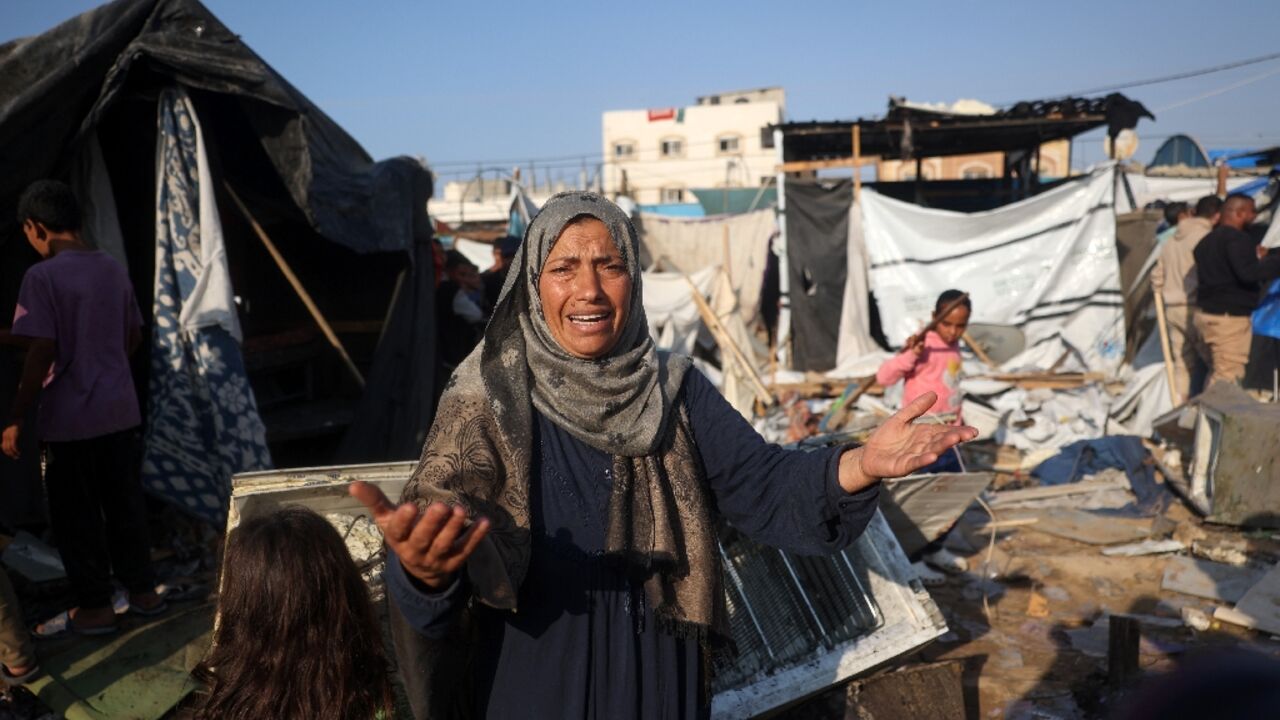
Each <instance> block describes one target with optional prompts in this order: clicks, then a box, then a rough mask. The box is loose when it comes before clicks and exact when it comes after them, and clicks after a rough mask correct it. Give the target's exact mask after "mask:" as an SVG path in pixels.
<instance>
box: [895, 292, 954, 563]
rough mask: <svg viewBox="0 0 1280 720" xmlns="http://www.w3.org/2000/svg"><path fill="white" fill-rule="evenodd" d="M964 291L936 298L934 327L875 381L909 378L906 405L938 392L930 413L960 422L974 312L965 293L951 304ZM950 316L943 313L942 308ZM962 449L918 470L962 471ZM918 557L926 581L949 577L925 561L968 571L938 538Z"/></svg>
mask: <svg viewBox="0 0 1280 720" xmlns="http://www.w3.org/2000/svg"><path fill="white" fill-rule="evenodd" d="M963 296H964V293H963V292H961V291H959V290H947V291H945V292H943V293H942V294H941V295H939V296H938V300H937V302H936V303H934V306H933V316H934V319H935V320H937V324H936V325H935V326H934V329H933V330H930V331H929V332H928V333H925V334H924V335H913V336H911V337H909V338H907V342H906V343H904V345H903V350H902V352H900V353H898V355H897V356H896V357H894V358H892V359H890V360H888V361H886V362H885V363H884V364H883V365H881V366H880V370H879V371H878V372H876V382H878V383H880V385H882V386H884V387H888V386H889V385H892V384H893V383H896V382H898V381H899V380H905V381H906V382H905V384H904V387H903V391H902V404H903V405H906V404H907V403H909V402H911V401H912V400H914V399H916V398H918V397H920V396H921V395H923V394H925V393H926V392H933V393H936V394H937V396H938V399H937V401H936V402H934V404H933V407H931V408H929V412H930V413H933V414H936V415H945V416H951V418H952V419H951V422H953V423H954V424H957V425H959V424H961V420H960V415H961V413H960V401H961V399H962V397H961V394H960V370H961V366H962V361H961V358H960V338H962V337H964V333H965V330H966V329H968V327H969V315H970V314H971V313H972V312H973V303H971V302H970V301H969V298H968V297H964V299H963V300H961V301H960V302H959V303H958V304H956V306H955V307H953V308H950V309H949V310H948V308H949V307H950V306H951V305H952V304H953V303H955V302H956V301H957V300H960V298H961V297H963ZM944 310H946V311H947V312H946V314H945V315H943V314H942V313H943V311H944ZM959 452H960V451H959V450H957V449H955V448H952V449H951V450H949V451H948V452H946V453H944V454H943V455H941V456H940V457H939V458H938V459H937V460H936V461H935V462H934V463H933V464H931V465H929V466H927V467H924V468H921V469H920V470H918V471H917V472H919V473H950V472H961V471H962V470H963V467H962V465H961V463H960V455H959ZM919 555H920V558H921V559H920V560H917V561H916V562H913V563H912V567H913V568H914V569H915V572H916V575H917V576H919V578H920V580H921V581H922V582H924V583H925V584H926V585H937V584H940V583H942V582H943V581H945V576H943V575H940V574H938V573H936V572H934V571H932V570H930V569H929V568H928V567H926V566H925V565H926V564H928V565H929V566H932V567H935V568H938V569H939V570H942V571H943V572H948V573H958V572H963V571H965V570H967V569H968V564H967V563H966V562H965V560H964V558H961V557H957V556H956V555H953V554H952V553H951V552H950V551H948V550H947V549H946V548H944V547H942V543H941V542H939V541H935V542H934V543H931V544H930V545H928V546H926V547H925V548H924V549H923V550H922V551H921V552H920V553H919Z"/></svg>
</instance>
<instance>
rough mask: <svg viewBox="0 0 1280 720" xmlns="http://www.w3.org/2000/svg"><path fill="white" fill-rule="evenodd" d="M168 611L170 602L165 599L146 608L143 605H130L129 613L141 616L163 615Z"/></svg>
mask: <svg viewBox="0 0 1280 720" xmlns="http://www.w3.org/2000/svg"><path fill="white" fill-rule="evenodd" d="M167 612H169V603H167V602H165V601H164V600H161V601H160V602H158V603H156V604H155V605H152V606H151V607H149V608H144V607H142V606H141V605H135V604H130V605H129V614H130V615H138V616H140V617H156V616H157V615H163V614H165V613H167Z"/></svg>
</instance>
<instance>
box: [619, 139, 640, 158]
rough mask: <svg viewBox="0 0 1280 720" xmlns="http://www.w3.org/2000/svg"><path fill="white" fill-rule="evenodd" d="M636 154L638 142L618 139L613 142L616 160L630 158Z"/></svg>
mask: <svg viewBox="0 0 1280 720" xmlns="http://www.w3.org/2000/svg"><path fill="white" fill-rule="evenodd" d="M635 154H636V144H635V142H633V141H631V140H618V141H616V142H614V143H613V159H614V160H630V159H631V158H632V157H634V156H635Z"/></svg>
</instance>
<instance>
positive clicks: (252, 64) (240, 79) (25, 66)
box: [0, 0, 417, 252]
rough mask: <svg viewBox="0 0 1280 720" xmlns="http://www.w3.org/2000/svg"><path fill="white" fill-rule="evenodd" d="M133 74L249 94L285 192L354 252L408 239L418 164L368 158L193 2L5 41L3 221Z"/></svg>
mask: <svg viewBox="0 0 1280 720" xmlns="http://www.w3.org/2000/svg"><path fill="white" fill-rule="evenodd" d="M139 72H145V73H149V74H154V75H157V76H159V77H162V78H166V79H168V80H170V81H172V82H174V83H178V84H182V85H185V86H187V87H189V88H197V89H201V90H207V91H210V92H213V93H218V94H222V95H231V96H235V97H238V98H240V99H242V100H244V101H245V102H242V103H241V105H242V108H243V110H244V112H245V114H246V115H247V117H248V119H249V122H250V124H251V125H252V126H253V128H254V130H256V131H257V133H258V137H259V140H260V142H261V144H262V147H263V149H264V150H265V151H266V153H267V156H268V157H269V158H270V161H271V164H272V166H273V167H274V168H275V170H276V172H277V174H278V175H279V176H280V179H281V180H282V181H283V183H284V186H285V188H286V189H287V191H288V193H289V196H290V197H291V198H292V200H293V202H294V203H295V204H296V205H297V207H298V208H299V209H300V210H301V211H302V212H303V214H304V215H305V217H306V218H307V220H308V222H310V223H311V225H312V226H313V227H314V228H315V230H316V231H317V232H318V233H319V234H320V235H322V236H324V238H326V239H328V240H330V241H332V242H336V243H339V244H342V245H345V246H346V247H348V248H351V249H352V250H355V251H357V252H375V251H393V250H408V248H409V247H410V245H411V241H412V238H413V229H412V222H411V220H410V212H409V211H408V208H409V205H410V204H411V203H412V201H413V198H412V197H411V196H410V192H409V189H408V188H409V187H410V186H411V184H412V183H411V182H407V180H408V179H409V178H410V176H411V174H412V173H413V172H414V166H416V165H417V163H415V162H413V161H411V160H408V159H407V158H392V159H390V160H386V161H383V162H379V163H375V162H373V161H372V159H371V158H370V157H369V155H368V153H366V152H365V151H364V149H363V148H361V147H360V145H359V143H357V142H356V141H355V139H353V138H352V137H351V136H350V135H348V134H347V133H346V131H344V130H343V129H342V128H341V127H339V126H338V124H337V123H335V122H334V121H333V120H332V119H330V118H329V116H328V115H325V113H324V112H323V111H322V110H321V109H320V108H318V107H316V106H315V105H314V104H313V103H312V102H311V101H310V100H308V99H307V98H306V97H304V96H303V95H302V93H300V92H298V90H297V89H295V88H294V87H293V86H292V85H290V84H289V83H288V82H287V81H286V80H285V79H284V78H283V77H281V76H280V75H279V74H278V73H276V72H275V70H273V69H272V68H271V67H270V66H269V65H267V64H266V63H265V62H263V61H262V59H261V58H259V57H258V55H257V54H256V53H254V52H253V50H251V49H250V48H249V47H248V46H247V45H245V44H244V43H243V42H241V41H240V39H239V37H238V36H236V35H235V34H234V33H232V32H231V31H230V30H228V29H227V27H226V26H224V25H223V24H222V23H221V22H219V21H218V19H217V18H216V17H214V16H213V14H212V13H211V12H209V10H208V9H206V8H205V7H204V5H202V4H200V3H199V2H197V1H196V0H116V2H112V3H109V4H107V5H103V6H102V7H99V8H96V9H94V10H91V11H89V12H86V13H83V14H81V15H78V16H76V17H74V18H72V19H70V20H68V21H66V22H64V23H62V24H61V25H58V26H57V27H55V28H53V29H52V30H50V31H48V32H46V33H44V34H42V35H38V36H35V37H30V38H22V39H19V40H14V41H11V42H8V43H5V44H4V45H0V168H4V172H3V173H0V219H2V220H5V221H7V220H8V218H10V217H12V215H13V209H14V207H15V206H16V202H17V196H18V195H19V194H20V193H21V192H22V189H23V188H24V187H25V186H26V184H27V183H29V182H30V181H31V180H33V179H36V178H42V177H60V176H64V175H65V174H66V168H67V165H68V163H69V162H70V161H71V159H72V157H73V156H74V154H75V153H76V152H77V151H78V149H79V147H80V144H81V142H82V141H83V140H84V138H85V136H86V134H87V133H88V132H89V131H91V130H93V129H94V128H95V127H96V126H97V125H98V123H99V121H100V120H101V118H102V116H103V114H104V113H105V112H106V111H107V110H108V109H109V108H110V107H111V106H112V105H113V104H114V103H116V102H118V101H119V100H120V99H121V96H122V94H123V91H124V90H125V88H126V86H127V81H128V80H129V78H130V76H131V75H132V74H135V73H139ZM139 160H140V161H142V162H151V157H150V154H148V155H146V156H145V157H143V158H139ZM15 170H16V171H17V172H15Z"/></svg>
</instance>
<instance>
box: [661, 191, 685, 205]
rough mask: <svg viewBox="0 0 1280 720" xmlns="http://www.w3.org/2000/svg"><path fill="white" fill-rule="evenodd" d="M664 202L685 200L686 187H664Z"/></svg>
mask: <svg viewBox="0 0 1280 720" xmlns="http://www.w3.org/2000/svg"><path fill="white" fill-rule="evenodd" d="M662 202H664V203H682V202H684V188H680V187H664V188H662Z"/></svg>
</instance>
